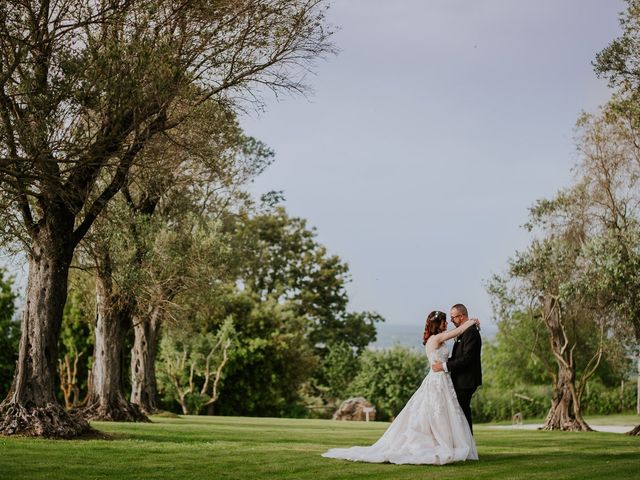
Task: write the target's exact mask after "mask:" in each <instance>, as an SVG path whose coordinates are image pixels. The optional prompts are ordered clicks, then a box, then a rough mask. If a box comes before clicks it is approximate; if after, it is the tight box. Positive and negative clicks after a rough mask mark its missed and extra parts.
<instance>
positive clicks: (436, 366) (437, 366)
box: [431, 362, 444, 372]
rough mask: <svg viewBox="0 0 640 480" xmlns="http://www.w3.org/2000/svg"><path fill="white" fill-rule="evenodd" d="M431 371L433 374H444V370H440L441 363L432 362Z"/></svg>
mask: <svg viewBox="0 0 640 480" xmlns="http://www.w3.org/2000/svg"><path fill="white" fill-rule="evenodd" d="M431 370H433V371H434V372H444V368H442V362H433V363H432V364H431Z"/></svg>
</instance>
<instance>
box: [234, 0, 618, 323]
mask: <svg viewBox="0 0 640 480" xmlns="http://www.w3.org/2000/svg"><path fill="white" fill-rule="evenodd" d="M624 6H625V4H624V2H622V1H619V0H535V1H533V0H531V1H524V0H522V1H516V0H465V1H462V0H395V1H392V0H342V1H335V2H333V6H332V8H331V10H330V13H329V18H330V21H331V22H332V23H333V24H335V25H337V26H338V27H339V28H340V30H339V31H338V33H337V34H336V35H335V43H336V45H337V47H338V48H339V49H340V50H341V52H340V54H339V55H338V56H336V57H331V58H328V59H327V61H324V62H321V63H319V64H318V66H317V68H316V76H312V77H310V78H309V79H308V82H309V83H310V85H311V86H312V87H313V89H314V90H315V93H314V95H313V96H312V97H311V98H310V99H308V100H307V99H304V98H300V97H298V98H287V99H285V100H279V101H276V100H275V99H273V98H267V109H266V112H265V113H264V114H260V115H256V114H252V115H250V116H246V117H244V118H243V120H242V123H243V126H244V128H245V129H246V131H247V132H248V133H249V134H250V135H253V136H255V137H257V138H259V139H260V140H262V141H264V142H266V143H267V144H268V145H269V146H270V147H272V148H273V149H274V150H275V152H276V162H275V164H274V165H273V166H271V167H270V168H269V169H268V171H267V172H266V173H265V174H264V175H262V176H261V177H260V178H259V179H258V180H257V181H256V182H255V184H254V185H253V186H252V191H253V192H254V193H255V194H256V195H258V194H260V193H263V192H266V191H269V190H284V193H285V197H286V207H287V208H288V209H289V211H290V212H291V213H292V214H294V215H297V216H301V217H304V218H307V219H308V220H309V222H310V224H311V225H313V226H315V227H317V229H318V237H319V239H320V241H321V242H323V243H324V244H325V245H326V246H327V247H328V248H329V249H330V251H332V252H334V253H336V254H338V255H339V256H340V257H342V258H343V259H344V260H345V261H347V262H348V263H349V265H350V268H351V272H352V277H353V282H352V284H351V285H350V288H349V291H350V294H351V299H352V308H354V309H357V310H364V309H366V310H377V311H378V312H380V313H381V314H382V315H383V316H385V317H386V319H387V322H389V323H395V324H411V323H415V322H418V323H419V324H422V322H423V319H424V315H425V313H426V312H428V311H430V310H432V309H441V310H445V311H448V309H449V307H450V306H451V305H452V304H453V303H457V302H464V303H466V304H467V306H468V307H469V309H470V313H471V314H472V315H477V316H479V317H480V318H482V319H485V320H487V321H488V320H490V318H491V316H492V312H491V308H490V302H489V298H488V296H487V294H486V292H485V288H484V283H485V281H486V280H487V279H488V278H490V276H491V275H492V274H493V273H499V272H502V271H503V270H504V269H505V266H506V262H507V260H508V258H509V257H510V256H512V255H513V253H514V252H515V251H516V250H517V249H522V248H524V247H525V246H526V244H527V241H528V235H527V234H526V232H525V231H523V230H522V229H521V228H520V225H522V224H523V223H524V222H525V221H526V219H527V213H528V210H527V209H528V207H529V206H531V205H532V203H533V202H534V201H535V200H536V199H538V198H541V197H544V196H550V195H552V194H553V193H554V192H555V191H556V190H557V189H559V188H561V187H562V186H565V185H567V184H568V182H569V181H570V179H571V172H570V170H571V167H572V166H573V165H574V164H575V162H576V158H577V157H576V153H575V148H574V143H573V135H574V125H575V121H576V119H577V117H578V115H579V114H580V112H581V111H582V110H587V111H593V110H595V109H596V108H597V106H598V105H600V104H602V103H603V102H605V101H606V100H607V98H608V97H609V95H610V92H609V91H608V89H607V86H606V84H605V82H603V81H601V80H598V79H597V78H596V76H595V74H594V73H593V69H592V65H591V62H592V61H593V59H594V57H595V54H596V52H598V51H599V50H601V49H602V48H604V47H605V46H606V45H607V44H608V43H609V42H610V41H611V40H612V39H613V38H615V37H616V36H617V35H618V33H619V24H618V14H619V12H620V11H622V10H623V8H624Z"/></svg>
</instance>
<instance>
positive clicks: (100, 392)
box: [83, 254, 148, 422]
mask: <svg viewBox="0 0 640 480" xmlns="http://www.w3.org/2000/svg"><path fill="white" fill-rule="evenodd" d="M101 257H102V258H100V259H99V261H98V275H97V279H96V324H95V344H94V350H93V369H92V386H91V392H90V396H89V401H88V402H87V407H86V408H85V409H84V410H83V414H84V416H85V418H87V419H89V420H102V421H120V422H138V421H148V418H147V417H146V416H145V415H144V414H143V413H142V412H141V411H140V409H139V408H138V407H137V406H136V405H133V404H131V403H130V402H129V401H128V400H127V399H126V397H125V394H124V382H123V379H124V372H123V363H124V362H123V352H124V342H125V338H126V334H127V331H128V329H129V328H130V326H131V315H132V305H131V301H130V299H128V298H127V297H126V295H120V294H118V293H117V292H115V291H114V288H113V280H112V276H111V265H110V259H109V255H108V254H104V255H102V256H101Z"/></svg>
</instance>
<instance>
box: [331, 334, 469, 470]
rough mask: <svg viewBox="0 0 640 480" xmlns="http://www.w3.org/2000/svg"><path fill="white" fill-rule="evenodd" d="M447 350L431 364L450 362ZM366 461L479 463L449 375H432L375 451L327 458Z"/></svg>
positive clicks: (433, 355)
mask: <svg viewBox="0 0 640 480" xmlns="http://www.w3.org/2000/svg"><path fill="white" fill-rule="evenodd" d="M448 356H449V352H448V350H447V347H446V346H445V345H444V344H442V345H441V346H440V347H439V348H437V349H435V350H433V351H429V348H428V347H427V357H428V358H429V363H430V364H431V363H433V362H435V361H440V362H446V361H447V358H448ZM322 456H323V457H327V458H341V459H345V460H354V461H360V462H372V463H382V462H390V463H398V464H433V465H442V464H446V463H452V462H459V461H465V460H478V452H477V450H476V444H475V441H474V439H473V435H472V434H471V430H470V429H469V424H468V423H467V420H466V418H465V417H464V414H463V413H462V409H461V408H460V405H459V404H458V399H457V398H456V393H455V391H454V389H453V383H452V382H451V377H450V376H449V374H447V373H444V372H433V371H430V372H429V374H428V375H427V376H426V377H425V379H424V380H423V381H422V384H421V385H420V388H418V390H416V392H415V393H414V394H413V396H412V397H411V398H410V399H409V401H408V402H407V404H406V405H405V406H404V408H403V409H402V411H401V412H400V413H399V414H398V416H397V417H396V418H395V420H394V421H393V423H391V425H390V426H389V428H388V429H387V430H386V431H385V432H384V434H383V435H382V437H380V439H379V440H378V441H377V442H376V443H374V444H373V445H371V446H369V447H351V448H332V449H331V450H329V451H328V452H326V453H323V454H322Z"/></svg>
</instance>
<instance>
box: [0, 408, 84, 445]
mask: <svg viewBox="0 0 640 480" xmlns="http://www.w3.org/2000/svg"><path fill="white" fill-rule="evenodd" d="M91 431H92V429H91V427H90V426H89V423H88V422H87V421H86V420H85V419H84V418H82V417H81V416H79V415H75V414H72V413H69V412H67V411H66V410H65V409H64V408H62V406H61V405H57V404H55V403H49V404H47V405H46V406H44V407H30V406H24V405H21V404H18V403H13V402H7V401H5V402H4V403H3V404H2V405H0V434H1V435H21V436H26V437H45V438H75V437H78V436H80V435H83V434H86V433H89V432H91Z"/></svg>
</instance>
